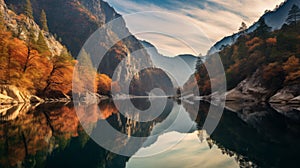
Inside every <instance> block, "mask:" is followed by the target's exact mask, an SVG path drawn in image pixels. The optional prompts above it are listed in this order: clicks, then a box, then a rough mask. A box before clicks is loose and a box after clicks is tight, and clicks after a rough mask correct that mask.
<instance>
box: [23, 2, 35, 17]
mask: <svg viewBox="0 0 300 168" xmlns="http://www.w3.org/2000/svg"><path fill="white" fill-rule="evenodd" d="M24 14H25V15H26V16H27V17H29V18H30V19H33V10H32V5H31V2H30V0H26V3H25V5H24Z"/></svg>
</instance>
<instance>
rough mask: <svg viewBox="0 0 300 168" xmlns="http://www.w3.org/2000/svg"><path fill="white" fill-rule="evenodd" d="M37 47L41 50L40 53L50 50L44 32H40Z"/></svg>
mask: <svg viewBox="0 0 300 168" xmlns="http://www.w3.org/2000/svg"><path fill="white" fill-rule="evenodd" d="M36 49H37V50H38V51H39V53H45V52H48V51H49V48H48V45H47V43H46V41H45V38H44V35H43V33H42V32H40V33H39V36H38V40H37V41H36Z"/></svg>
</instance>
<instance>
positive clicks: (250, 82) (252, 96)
mask: <svg viewBox="0 0 300 168" xmlns="http://www.w3.org/2000/svg"><path fill="white" fill-rule="evenodd" d="M272 93H273V90H272V89H269V88H267V87H266V86H264V85H263V79H262V77H261V72H260V70H257V71H256V72H255V73H254V74H253V75H252V76H251V77H249V78H246V79H245V80H243V81H242V82H240V83H239V84H238V86H237V87H235V88H234V89H232V90H230V91H228V92H227V93H226V100H227V101H253V102H265V101H267V100H268V98H269V97H270V95H271V94H272Z"/></svg>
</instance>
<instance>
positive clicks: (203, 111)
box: [0, 100, 300, 168]
mask: <svg viewBox="0 0 300 168" xmlns="http://www.w3.org/2000/svg"><path fill="white" fill-rule="evenodd" d="M119 103H121V102H119ZM133 104H135V105H136V106H137V107H138V108H140V109H143V108H145V109H146V108H148V107H149V102H148V101H147V100H134V101H133ZM199 104H200V108H199V110H195V109H197V106H199ZM97 107H99V108H100V111H99V110H97ZM124 108H125V107H124ZM87 109H88V112H86V111H84V110H83V111H82V112H81V111H80V110H79V111H78V110H77V113H76V111H75V109H74V107H73V105H72V103H70V104H48V105H40V106H37V107H30V106H26V105H24V106H16V107H13V108H9V107H7V109H4V110H2V116H1V117H0V119H1V123H0V143H1V144H0V167H51V168H52V167H53V168H59V167H75V168H76V167H78V168H79V167H80V168H81V167H91V168H93V167H108V168H114V167H116V168H121V167H128V168H140V167H143V168H144V167H149V168H150V167H157V168H159V167H164V168H165V167H180V168H181V167H228V168H234V167H297V166H298V165H299V164H298V157H299V156H300V155H299V154H300V145H299V142H300V141H299V140H300V134H299V133H300V124H299V121H298V120H293V119H290V118H289V117H285V116H284V115H282V114H280V113H278V112H276V111H274V110H273V109H271V108H269V107H267V106H245V107H243V108H241V109H240V110H238V111H236V112H233V111H230V110H224V112H223V115H222V118H221V120H220V123H219V125H218V126H217V128H216V130H215V131H214V133H213V134H212V135H210V136H209V135H207V134H206V131H205V130H203V127H202V126H203V123H204V121H205V119H206V116H207V112H208V109H209V104H206V103H202V102H201V103H199V102H196V103H194V104H189V103H182V104H181V103H178V102H173V101H169V102H168V103H167V106H166V107H165V109H164V112H163V114H162V115H160V116H159V117H158V118H157V119H155V120H154V121H151V122H147V123H136V122H132V121H130V120H129V119H127V118H126V117H124V116H123V115H121V114H120V113H119V112H118V110H117V108H116V106H115V104H114V103H112V102H109V101H107V102H102V103H100V104H98V105H91V106H90V107H89V108H85V110H87ZM127 110H130V109H127ZM3 111H5V112H3ZM77 114H79V115H86V120H88V121H89V122H90V123H92V126H91V130H90V131H91V132H90V133H93V131H94V130H96V129H99V128H97V125H99V122H102V121H104V120H106V121H108V122H109V123H110V124H111V126H113V127H114V128H115V129H116V130H118V131H120V132H123V133H124V134H127V135H129V136H137V137H138V136H143V137H147V136H149V135H153V134H155V133H156V132H159V131H160V130H161V129H163V128H165V126H166V125H168V124H169V123H170V122H171V121H172V119H173V118H175V117H180V119H181V120H182V122H181V123H177V125H175V126H172V127H174V128H172V129H170V130H169V131H166V132H164V133H163V134H161V135H159V136H157V137H156V138H148V139H145V140H144V141H142V142H141V144H140V146H139V147H138V148H137V149H136V150H135V151H134V153H135V154H134V155H133V156H132V157H125V156H120V155H117V154H114V153H112V152H109V151H107V150H105V149H104V148H102V147H100V146H99V145H97V143H95V142H94V141H93V140H92V139H90V138H89V135H88V134H87V133H86V132H85V131H84V129H83V127H82V126H81V124H80V122H79V120H78V117H77ZM191 118H196V120H195V121H192V120H191ZM187 123H188V124H191V125H192V127H191V129H189V131H184V129H183V130H182V129H181V128H183V127H184V124H187ZM178 137H182V140H181V141H178V142H177V141H176V140H177V139H178ZM174 141H176V142H174ZM120 143H124V142H120ZM173 143H175V144H176V145H173V146H171V147H170V148H168V149H165V150H163V151H161V152H159V153H157V149H163V148H164V147H165V146H168V144H173ZM153 152H156V153H157V154H155V155H153ZM141 154H146V155H147V157H139V156H140V155H141ZM151 154H152V155H151Z"/></svg>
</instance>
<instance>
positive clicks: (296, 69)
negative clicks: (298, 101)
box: [283, 56, 300, 82]
mask: <svg viewBox="0 0 300 168" xmlns="http://www.w3.org/2000/svg"><path fill="white" fill-rule="evenodd" d="M283 69H284V71H285V73H286V78H285V82H289V81H293V80H296V79H299V78H300V59H299V58H296V57H295V56H291V57H290V58H289V59H288V60H287V61H286V62H285V63H284V64H283Z"/></svg>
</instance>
